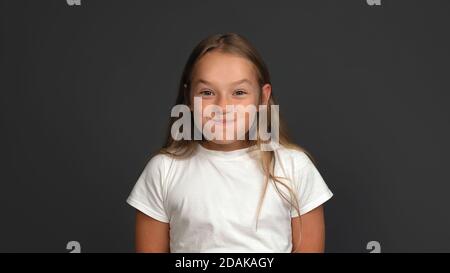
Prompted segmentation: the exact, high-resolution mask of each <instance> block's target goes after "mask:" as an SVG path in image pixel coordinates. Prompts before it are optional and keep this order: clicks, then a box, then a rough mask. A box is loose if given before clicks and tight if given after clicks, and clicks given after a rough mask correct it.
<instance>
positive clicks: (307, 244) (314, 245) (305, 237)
mask: <svg viewBox="0 0 450 273" xmlns="http://www.w3.org/2000/svg"><path fill="white" fill-rule="evenodd" d="M324 218H325V217H324V213H323V205H320V206H318V207H317V208H315V209H313V210H311V211H310V212H308V213H305V214H303V215H302V216H301V220H302V222H301V225H300V223H299V220H298V217H294V218H292V220H291V224H292V252H319V253H323V252H324V251H325V219H324ZM300 228H301V241H300V245H299V246H298V248H297V249H295V246H296V244H297V242H298V241H299V238H300V234H299V233H300Z"/></svg>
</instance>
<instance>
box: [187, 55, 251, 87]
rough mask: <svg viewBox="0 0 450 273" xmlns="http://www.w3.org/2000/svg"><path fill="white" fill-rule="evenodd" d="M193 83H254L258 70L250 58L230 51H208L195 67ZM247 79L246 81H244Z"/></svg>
mask: <svg viewBox="0 0 450 273" xmlns="http://www.w3.org/2000/svg"><path fill="white" fill-rule="evenodd" d="M192 80H193V81H192V83H193V84H201V83H204V84H214V83H242V84H254V82H255V81H256V70H255V67H254V65H253V63H252V62H250V61H249V60H248V59H246V58H244V57H241V56H238V55H235V54H229V53H220V52H211V53H206V54H205V55H204V56H203V57H201V58H200V60H199V61H198V62H197V64H196V65H195V67H194V70H193V76H192ZM244 80H245V81H244Z"/></svg>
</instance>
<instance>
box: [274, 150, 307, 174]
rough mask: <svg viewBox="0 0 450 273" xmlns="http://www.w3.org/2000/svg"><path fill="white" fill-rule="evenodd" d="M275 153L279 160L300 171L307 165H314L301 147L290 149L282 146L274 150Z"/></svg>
mask: <svg viewBox="0 0 450 273" xmlns="http://www.w3.org/2000/svg"><path fill="white" fill-rule="evenodd" d="M274 152H275V156H276V157H277V159H278V160H281V161H282V162H283V163H285V164H288V165H289V166H291V167H292V168H294V169H299V168H302V167H304V166H306V165H307V164H312V163H313V162H312V160H311V158H310V157H309V156H308V154H307V153H306V152H305V151H304V150H302V149H301V148H299V147H295V146H294V147H288V146H284V145H281V144H280V145H278V147H277V148H276V149H274Z"/></svg>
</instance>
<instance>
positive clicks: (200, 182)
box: [127, 145, 333, 253]
mask: <svg viewBox="0 0 450 273" xmlns="http://www.w3.org/2000/svg"><path fill="white" fill-rule="evenodd" d="M255 147H256V146H253V147H249V148H244V149H239V150H234V151H217V150H210V149H207V148H205V147H203V146H202V145H197V149H196V152H195V153H194V154H193V155H192V156H191V157H190V158H188V159H175V158H172V157H169V156H168V155H163V154H158V155H155V156H154V157H152V158H151V159H150V160H149V162H148V164H147V165H146V167H145V169H144V170H143V172H142V174H141V176H140V177H139V179H138V180H137V182H136V185H135V186H134V188H133V190H132V192H131V194H130V195H129V197H128V199H127V202H128V203H129V204H130V205H131V206H133V207H135V208H136V209H138V210H140V211H142V212H143V213H145V214H146V215H148V216H150V217H152V218H154V219H156V220H159V221H161V222H165V223H169V226H170V252H172V253H175V252H287V253H289V252H291V249H292V231H291V217H295V216H298V214H297V212H296V210H295V207H293V206H291V205H289V203H288V201H286V200H285V199H283V198H282V197H281V196H280V194H279V193H278V192H277V190H276V188H275V186H273V184H272V182H271V181H269V184H268V187H267V192H266V195H265V197H264V201H263V203H262V207H261V212H260V215H259V221H258V225H257V229H256V213H257V208H258V204H259V203H258V202H259V200H260V198H261V193H262V190H263V186H264V183H265V181H264V176H263V173H262V169H261V164H260V162H259V160H258V156H259V152H258V151H257V150H255V149H254V148H255ZM275 153H276V159H277V160H276V166H275V174H276V175H277V176H279V175H281V176H284V177H288V178H289V179H290V180H289V181H287V180H283V182H285V183H291V184H288V185H290V186H291V187H292V188H293V189H294V191H295V192H296V194H297V196H298V202H299V206H300V214H301V215H303V214H305V213H307V212H309V211H311V210H312V209H314V208H316V207H318V206H319V205H321V204H322V203H324V202H325V201H327V200H328V199H330V198H331V197H332V196H333V193H332V192H331V191H330V189H329V188H328V186H327V184H326V183H325V181H324V180H323V178H322V176H321V175H320V173H319V172H318V170H317V169H316V168H315V166H314V165H313V163H312V161H311V160H310V159H309V157H308V156H307V155H306V154H305V153H304V152H301V151H298V150H294V149H287V148H285V147H284V146H281V147H280V148H278V149H277V150H275ZM280 163H281V165H280ZM280 166H281V167H280ZM283 170H284V171H283ZM290 181H292V182H290ZM277 185H278V190H280V191H281V192H283V193H285V196H286V197H289V192H288V191H287V190H285V188H284V187H283V186H280V184H277Z"/></svg>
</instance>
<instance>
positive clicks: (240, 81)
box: [194, 78, 252, 85]
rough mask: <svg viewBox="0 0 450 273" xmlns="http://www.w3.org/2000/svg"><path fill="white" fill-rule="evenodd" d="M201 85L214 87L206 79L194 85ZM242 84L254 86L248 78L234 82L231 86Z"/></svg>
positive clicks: (197, 81) (199, 80)
mask: <svg viewBox="0 0 450 273" xmlns="http://www.w3.org/2000/svg"><path fill="white" fill-rule="evenodd" d="M200 83H203V84H206V85H213V84H212V83H211V82H209V81H207V80H204V79H198V80H196V81H195V82H194V85H197V84H200ZM241 83H248V84H249V85H252V82H251V81H250V80H249V79H246V78H244V79H241V80H238V81H235V82H232V83H231V84H230V85H238V84H241Z"/></svg>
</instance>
